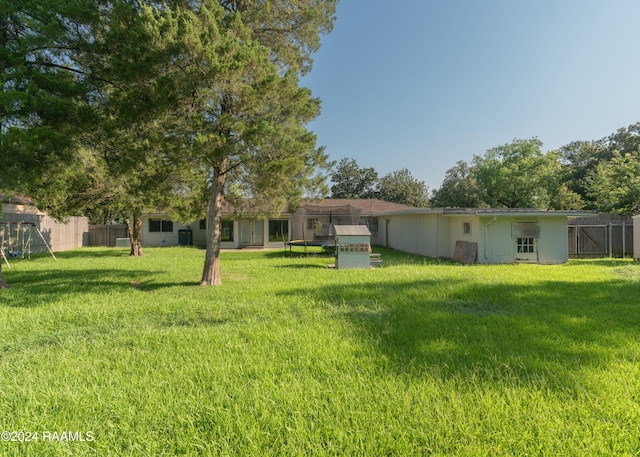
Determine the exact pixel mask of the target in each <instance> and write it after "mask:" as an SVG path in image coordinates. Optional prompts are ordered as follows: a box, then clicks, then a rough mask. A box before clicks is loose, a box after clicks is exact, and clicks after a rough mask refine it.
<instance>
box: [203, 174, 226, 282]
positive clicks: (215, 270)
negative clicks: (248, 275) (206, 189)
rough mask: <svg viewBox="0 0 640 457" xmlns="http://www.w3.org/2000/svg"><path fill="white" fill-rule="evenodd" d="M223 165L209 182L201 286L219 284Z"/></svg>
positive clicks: (224, 177) (224, 178) (224, 176)
mask: <svg viewBox="0 0 640 457" xmlns="http://www.w3.org/2000/svg"><path fill="white" fill-rule="evenodd" d="M221 169H224V164H223V167H221V168H218V169H216V170H215V176H214V178H213V182H212V183H211V194H210V195H209V208H208V209H207V251H206V254H205V257H204V269H203V271H202V281H201V282H200V284H202V285H203V286H219V285H220V284H222V281H221V280H220V240H221V236H222V230H221V229H222V224H221V221H222V200H223V197H224V183H225V180H226V175H225V174H224V173H221V172H220V170H221Z"/></svg>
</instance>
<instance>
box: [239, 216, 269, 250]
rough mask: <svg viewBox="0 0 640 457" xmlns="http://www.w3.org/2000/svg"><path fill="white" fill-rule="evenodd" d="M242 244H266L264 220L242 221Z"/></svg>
mask: <svg viewBox="0 0 640 457" xmlns="http://www.w3.org/2000/svg"><path fill="white" fill-rule="evenodd" d="M240 244H241V245H243V246H262V245H264V221H262V220H254V221H249V220H246V219H243V220H241V221H240Z"/></svg>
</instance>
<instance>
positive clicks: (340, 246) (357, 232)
mask: <svg viewBox="0 0 640 457" xmlns="http://www.w3.org/2000/svg"><path fill="white" fill-rule="evenodd" d="M333 232H334V235H335V241H336V268H369V267H370V256H369V253H370V251H371V232H370V231H369V228H368V227H367V226H366V225H334V226H333Z"/></svg>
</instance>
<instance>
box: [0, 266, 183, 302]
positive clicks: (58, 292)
mask: <svg viewBox="0 0 640 457" xmlns="http://www.w3.org/2000/svg"><path fill="white" fill-rule="evenodd" d="M156 274H157V273H155V272H153V271H149V270H142V269H136V270H131V269H127V270H112V269H105V268H93V269H83V270H81V271H76V272H70V271H56V270H49V271H24V270H23V271H13V272H11V273H9V274H8V275H6V276H7V279H8V282H9V285H10V289H6V290H5V291H3V293H2V294H0V307H2V306H4V307H37V306H45V305H47V304H50V303H52V302H57V301H60V300H64V299H65V298H70V297H73V296H78V295H83V294H97V295H102V294H105V295H109V294H114V293H121V292H126V291H131V290H134V289H135V290H138V291H151V290H155V289H158V288H164V287H173V286H180V285H185V283H166V282H162V283H153V282H151V281H149V279H150V278H152V277H154V276H155V275H156ZM188 285H195V283H188Z"/></svg>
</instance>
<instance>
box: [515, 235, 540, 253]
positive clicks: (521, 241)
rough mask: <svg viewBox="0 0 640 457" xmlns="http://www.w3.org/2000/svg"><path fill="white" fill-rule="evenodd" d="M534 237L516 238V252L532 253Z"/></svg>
mask: <svg viewBox="0 0 640 457" xmlns="http://www.w3.org/2000/svg"><path fill="white" fill-rule="evenodd" d="M534 243H535V238H531V237H526V238H518V239H517V240H516V250H517V252H518V253H532V252H536V250H535V244H534Z"/></svg>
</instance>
